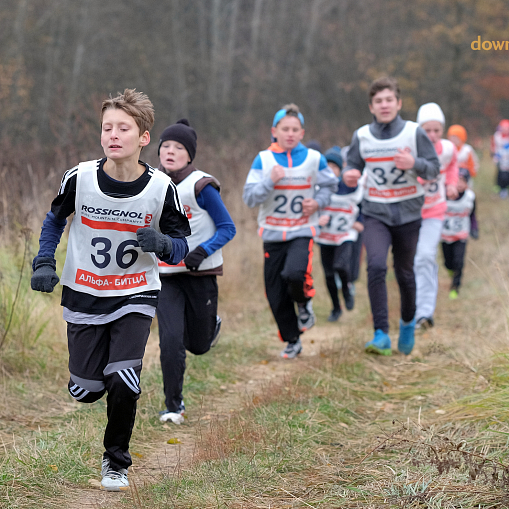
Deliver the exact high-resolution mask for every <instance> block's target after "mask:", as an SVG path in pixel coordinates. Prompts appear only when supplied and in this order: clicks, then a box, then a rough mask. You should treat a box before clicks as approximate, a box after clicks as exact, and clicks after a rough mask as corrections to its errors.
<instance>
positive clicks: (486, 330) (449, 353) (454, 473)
mask: <svg viewBox="0 0 509 509" xmlns="http://www.w3.org/2000/svg"><path fill="white" fill-rule="evenodd" d="M237 150H238V152H235V151H234V152H233V153H232V154H226V155H225V154H222V155H221V156H220V157H222V158H223V159H221V160H220V159H219V156H217V159H214V154H213V152H212V151H211V153H210V154H208V155H209V156H210V158H211V159H210V166H209V167H205V166H203V165H202V166H203V169H205V170H209V171H211V172H212V173H214V171H213V170H212V166H213V165H214V164H215V163H217V164H219V162H222V164H223V167H224V168H232V170H231V172H226V171H225V173H224V174H223V175H219V177H220V179H221V180H222V181H223V185H224V188H225V189H236V190H237V192H236V193H230V194H226V195H225V201H226V202H227V205H228V207H229V209H230V211H231V212H232V215H233V216H234V219H235V221H236V224H237V226H238V230H239V233H238V235H237V237H236V238H235V239H234V241H233V242H231V243H230V244H229V245H228V246H227V247H226V249H225V268H226V272H225V277H224V278H222V280H221V281H220V285H221V293H220V295H221V300H220V313H221V316H222V317H223V322H224V325H225V331H224V337H223V338H222V340H221V342H220V344H219V346H218V347H217V350H215V352H214V353H213V354H210V355H208V356H204V357H203V358H194V357H191V358H190V368H189V370H188V374H189V375H190V378H189V379H187V380H186V395H185V397H186V402H187V401H189V403H190V404H189V413H190V419H189V425H188V426H185V427H183V428H181V429H180V430H178V431H177V430H174V429H173V428H170V429H169V430H168V429H163V430H161V428H159V427H158V423H157V421H156V419H155V417H154V415H155V414H156V413H157V410H158V409H159V408H160V406H161V404H162V397H161V390H160V384H161V380H160V374H159V372H158V365H157V348H153V346H154V341H155V338H154V337H151V340H150V341H151V344H152V347H151V348H152V349H149V353H148V355H147V359H146V363H145V368H144V369H145V373H144V380H143V383H144V393H143V396H142V399H141V400H140V412H139V420H138V424H137V428H136V429H135V432H134V436H133V446H132V450H133V451H134V452H135V453H136V454H139V455H140V456H141V455H143V456H147V457H148V458H151V457H154V454H155V453H156V451H157V450H158V449H160V448H161V447H160V446H159V445H158V444H160V443H162V442H163V440H164V442H166V440H167V439H168V436H169V435H168V434H171V435H172V436H177V437H180V438H181V439H182V440H183V441H184V442H185V443H186V444H190V443H193V444H196V445H193V446H192V450H193V452H192V454H191V456H190V457H189V458H188V461H187V463H186V462H185V461H183V463H182V465H181V468H179V469H178V471H173V470H172V471H167V470H161V472H160V475H156V474H154V476H153V480H154V482H155V484H154V486H153V487H150V488H148V487H146V488H143V489H142V488H141V487H139V489H137V490H136V491H135V492H133V493H132V495H131V496H129V495H128V496H126V497H124V499H123V500H117V499H113V498H112V499H111V501H112V504H111V505H110V506H111V507H140V508H141V507H147V508H148V507H150V508H156V509H157V508H162V507H177V508H180V507H182V508H188V507H200V508H209V507H210V508H213V507H214V508H217V507H229V508H239V509H240V508H246V509H247V508H249V509H251V508H256V507H278V508H281V507H288V508H290V507H320V508H329V507H330V508H333V507H334V508H335V507H345V508H354V507H364V508H366V507H373V508H375V507H376V508H379V507H429V508H446V507H447V508H449V507H451V508H452V507H478V506H481V507H504V506H507V505H509V502H508V500H507V488H508V486H507V465H509V459H507V452H506V451H507V442H508V437H509V427H508V426H507V424H506V422H507V417H508V409H509V376H508V375H507V372H508V370H507V364H508V363H507V358H506V355H505V353H506V352H507V350H508V341H509V334H508V315H507V297H508V295H509V292H508V288H507V285H508V284H509V262H508V261H507V256H505V253H507V252H508V248H509V245H508V243H509V240H508V239H507V236H506V235H505V231H506V229H507V227H506V225H507V221H508V219H509V203H507V202H501V201H499V200H498V198H495V196H494V195H493V194H492V192H491V184H492V182H493V177H492V175H491V173H492V170H491V166H490V165H489V163H487V162H486V160H485V161H484V165H483V170H482V171H484V174H482V173H481V175H480V176H479V178H478V179H477V181H476V189H475V190H476V192H477V193H478V217H479V222H480V227H481V238H480V240H479V241H477V242H476V241H472V240H471V241H470V242H469V245H468V248H467V256H468V262H467V264H466V267H465V276H464V285H463V288H462V290H461V294H460V299H458V300H457V301H449V300H448V298H447V290H448V285H449V281H448V277H447V275H446V272H445V270H443V269H442V268H441V270H440V294H439V300H438V307H437V312H436V323H437V325H436V327H435V328H434V329H432V330H431V331H429V332H426V333H421V334H419V336H418V339H417V345H416V349H415V351H414V352H413V353H412V355H411V356H409V357H403V356H400V355H394V356H393V357H392V358H378V357H371V356H366V355H364V354H363V353H362V345H363V344H364V342H365V341H366V340H368V339H370V336H371V334H372V332H371V320H370V316H369V305H368V300H367V292H366V285H365V283H366V282H365V274H364V271H362V274H361V280H360V281H359V283H358V284H357V290H358V293H357V303H356V309H355V310H354V311H353V312H352V313H348V314H345V315H344V316H343V317H342V318H341V320H340V323H339V325H338V324H329V323H327V322H326V317H327V314H328V311H329V306H330V304H329V302H328V296H327V295H326V292H325V288H324V284H323V274H322V271H321V268H320V267H319V262H318V260H319V257H318V256H316V257H315V270H314V274H315V281H316V286H317V297H316V298H315V309H316V311H317V316H318V322H319V325H318V326H316V327H315V329H313V330H311V331H309V332H308V333H306V335H305V336H304V348H305V350H304V354H303V356H302V357H301V358H300V359H298V360H297V361H296V362H294V363H291V364H283V363H281V362H280V361H279V359H278V350H279V348H280V344H279V343H278V342H277V341H276V335H275V333H276V328H275V324H274V322H273V320H272V318H271V317H270V313H269V312H268V309H267V304H266V301H265V299H264V295H263V278H262V263H263V258H262V251H261V241H260V240H259V239H258V238H257V237H256V235H255V231H256V226H255V213H254V212H253V211H248V210H247V209H246V208H245V207H244V206H243V205H242V203H241V202H240V197H239V196H240V191H239V189H240V187H241V185H242V184H243V181H244V178H245V174H246V173H247V166H248V164H246V162H245V161H246V160H247V161H248V163H249V162H250V157H251V156H249V155H248V154H247V153H246V152H245V151H243V150H242V149H240V148H239V149H237ZM229 158H230V159H229ZM240 167H242V168H244V173H243V174H242V175H241V176H240V174H239V173H235V172H234V170H238V168H240ZM216 173H217V172H216ZM230 173H231V178H232V180H231V181H230V180H229V178H230V176H229V175H230ZM316 254H318V251H316ZM440 260H441V258H440ZM389 279H390V280H389V294H390V316H391V330H392V331H395V330H397V319H398V309H399V300H398V293H397V289H396V284H395V281H394V278H393V277H392V276H390V278H389ZM57 300H58V299H55V300H54V302H53V301H52V302H51V303H50V304H49V305H48V308H47V309H46V313H48V314H51V316H52V318H51V324H55V325H52V326H51V327H52V329H51V330H50V329H49V328H48V329H46V331H45V335H43V337H41V339H40V341H39V342H37V343H36V344H35V345H34V346H33V348H32V350H31V352H32V353H33V354H34V355H38V356H42V358H43V359H45V360H46V361H47V362H48V366H51V376H50V375H49V373H48V371H47V370H43V369H41V370H36V369H34V368H31V369H29V370H28V372H26V373H23V372H21V373H20V372H19V371H11V372H6V371H4V375H3V378H2V396H1V397H0V414H2V417H3V423H2V426H1V427H0V437H1V439H3V441H4V452H5V456H4V457H3V458H2V457H1V456H0V465H2V468H3V470H2V471H3V472H4V475H5V472H7V473H8V472H9V469H10V468H12V464H13V461H16V459H15V458H18V459H19V460H20V461H22V462H23V463H24V465H25V466H23V464H22V463H17V467H16V468H17V470H16V472H17V474H16V476H15V477H14V479H13V478H8V479H9V484H8V489H7V491H3V492H1V491H0V493H2V494H5V493H7V494H8V496H9V497H10V498H9V500H10V501H11V502H10V503H11V505H7V506H6V507H36V505H31V503H32V502H30V499H29V498H27V495H28V496H30V495H32V496H36V493H38V492H42V493H43V494H44V496H43V498H42V499H41V500H44V501H47V505H43V506H44V507H53V506H54V505H52V504H55V505H58V503H60V505H61V501H62V500H64V499H65V493H66V492H69V491H73V490H74V489H75V488H76V487H77V486H83V483H84V482H86V479H87V476H90V475H95V474H94V472H96V470H97V467H96V466H94V465H95V463H97V461H96V456H98V455H99V454H100V438H101V433H102V426H103V425H104V416H103V408H99V407H94V408H91V409H87V410H83V409H82V407H78V405H75V404H73V403H69V399H68V397H67V396H66V395H65V378H66V370H65V362H64V361H63V360H62V359H63V357H64V356H65V337H64V330H63V326H62V327H60V326H59V325H58V324H61V322H60V321H59V320H60V319H59V318H57V315H58V314H59V313H60V310H59V309H58V305H57V304H58V302H57ZM48 327H49V326H48ZM155 332H156V330H155V329H154V333H155ZM46 334H47V335H46ZM44 345H47V348H51V349H53V351H54V352H55V355H54V356H53V357H54V358H53V359H50V357H51V356H50V355H48V353H44V348H46V347H45V346H44ZM50 360H51V362H49V361H50ZM59 362H60V363H61V364H60V367H59V368H56V365H57V364H58V363H59ZM34 374H35V375H36V376H34ZM250 382H255V383H253V384H252V385H250ZM34 394H38V395H39V396H38V397H36V398H35V399H34V398H33V395H34ZM243 395H244V396H243ZM231 410H233V411H231ZM62 414H65V417H60V418H57V417H56V416H57V415H62ZM41 416H42V417H41ZM39 426H40V427H41V430H42V431H39V429H38V427H39ZM30 428H31V429H30ZM181 431H182V432H184V431H185V433H183V434H181ZM57 432H58V433H61V435H59V436H60V437H61V442H63V444H62V443H60V444H59V448H57V449H54V453H51V448H49V449H48V448H47V447H46V448H45V449H44V448H43V447H42V444H43V441H42V438H43V435H42V434H44V433H49V434H50V435H48V436H54V435H51V433H57ZM41 433H42V434H41ZM190 434H194V437H191V436H190ZM81 437H83V440H86V442H87V443H88V444H89V445H90V447H89V449H87V450H84V451H83V453H80V455H78V457H77V458H76V461H75V462H76V464H75V465H74V466H73V465H69V467H68V470H65V469H66V468H67V467H65V463H63V466H62V467H61V468H60V471H59V472H58V473H55V472H52V471H51V469H50V470H49V471H48V465H51V464H54V463H53V461H54V460H53V458H55V457H57V458H58V457H62V455H63V453H64V452H65V451H66V450H69V447H73V446H74V447H78V446H77V445H76V444H78V445H79V444H80V443H83V442H82V441H81V442H80V440H82V438H81ZM13 442H14V443H13ZM52 443H53V442H52ZM15 444H17V445H18V448H17V449H14V445H15ZM12 451H15V454H14V456H13V455H12ZM1 454H2V449H0V455H1ZM31 458H32V459H31ZM33 458H36V459H37V461H35V460H34V459H33ZM135 463H136V461H135ZM79 464H83V465H85V466H86V469H85V470H84V471H81V473H80V474H79V475H75V474H73V473H72V472H71V470H72V468H74V469H76V468H78V465H79ZM38 468H42V472H44V475H41V471H38V470H37V469H38ZM1 479H2V476H1V475H0V490H1V489H2V482H1ZM5 486H6V485H5V484H4V489H5ZM50 486H52V488H51V489H50V488H49V487H50ZM69 487H71V490H69ZM23 496H25V498H23ZM58 501H60V502H58ZM44 503H46V502H44ZM16 504H17V505H16ZM43 506H41V507H43ZM37 507H39V506H37Z"/></svg>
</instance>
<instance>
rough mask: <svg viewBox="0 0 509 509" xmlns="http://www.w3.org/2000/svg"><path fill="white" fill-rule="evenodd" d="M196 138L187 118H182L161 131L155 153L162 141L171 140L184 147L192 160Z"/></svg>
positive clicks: (159, 148) (194, 153) (158, 150)
mask: <svg viewBox="0 0 509 509" xmlns="http://www.w3.org/2000/svg"><path fill="white" fill-rule="evenodd" d="M196 138H197V136H196V131H195V130H194V129H193V128H192V127H191V126H190V125H189V120H187V118H182V119H180V120H179V121H178V122H177V123H176V124H173V125H170V126H168V127H167V128H166V129H165V130H164V131H163V133H162V134H161V136H160V138H159V147H158V148H157V155H159V152H160V150H161V145H162V143H163V142H165V141H168V140H173V141H176V142H178V143H181V144H182V145H184V147H186V150H187V153H188V154H189V157H190V158H191V161H192V160H193V159H194V156H195V155H196Z"/></svg>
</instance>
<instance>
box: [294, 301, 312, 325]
mask: <svg viewBox="0 0 509 509" xmlns="http://www.w3.org/2000/svg"><path fill="white" fill-rule="evenodd" d="M297 308H298V311H299V312H298V314H297V324H298V326H299V330H300V331H301V332H304V331H306V330H309V329H311V327H313V325H314V324H315V314H314V313H313V301H312V300H311V299H309V300H308V301H307V302H306V304H297Z"/></svg>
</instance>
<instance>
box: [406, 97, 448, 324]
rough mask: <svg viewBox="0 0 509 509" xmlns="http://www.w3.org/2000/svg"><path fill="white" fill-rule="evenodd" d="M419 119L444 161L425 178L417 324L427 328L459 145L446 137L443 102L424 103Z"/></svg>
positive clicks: (417, 257) (416, 263)
mask: <svg viewBox="0 0 509 509" xmlns="http://www.w3.org/2000/svg"><path fill="white" fill-rule="evenodd" d="M417 123H418V124H419V125H420V126H421V127H422V128H423V129H424V131H426V134H427V135H428V138H429V139H430V140H431V142H432V143H433V146H434V147H435V151H436V153H437V155H438V160H439V161H440V175H438V177H437V178H436V179H435V180H432V181H426V180H422V181H421V184H422V185H423V187H424V191H425V195H424V206H423V207H422V223H421V229H420V231H419V241H418V242H417V252H416V253H415V261H414V271H415V282H416V285H417V297H416V306H417V308H416V312H415V318H416V325H415V326H416V328H421V327H422V328H423V329H427V328H429V327H433V325H434V319H433V315H434V313H435V306H436V302H437V293H438V264H437V261H436V258H437V250H438V244H439V242H440V236H441V233H442V225H443V222H444V217H445V211H446V209H447V202H446V199H447V198H448V199H450V200H454V199H455V198H456V197H457V196H458V190H457V189H456V185H457V183H458V166H457V163H456V156H457V152H456V147H455V146H454V144H453V143H452V141H449V140H443V139H442V135H443V133H444V126H445V117H444V113H443V112H442V109H441V108H440V106H439V105H438V104H436V103H426V104H423V105H422V106H421V107H420V108H419V111H418V112H417Z"/></svg>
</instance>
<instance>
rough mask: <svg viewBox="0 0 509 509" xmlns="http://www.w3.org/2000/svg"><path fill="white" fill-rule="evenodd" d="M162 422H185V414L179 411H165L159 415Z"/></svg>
mask: <svg viewBox="0 0 509 509" xmlns="http://www.w3.org/2000/svg"><path fill="white" fill-rule="evenodd" d="M159 420H160V421H161V422H168V421H171V422H173V424H182V423H183V422H184V416H183V415H182V414H180V413H178V412H168V411H166V412H163V413H162V414H161V415H160V416H159Z"/></svg>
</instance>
